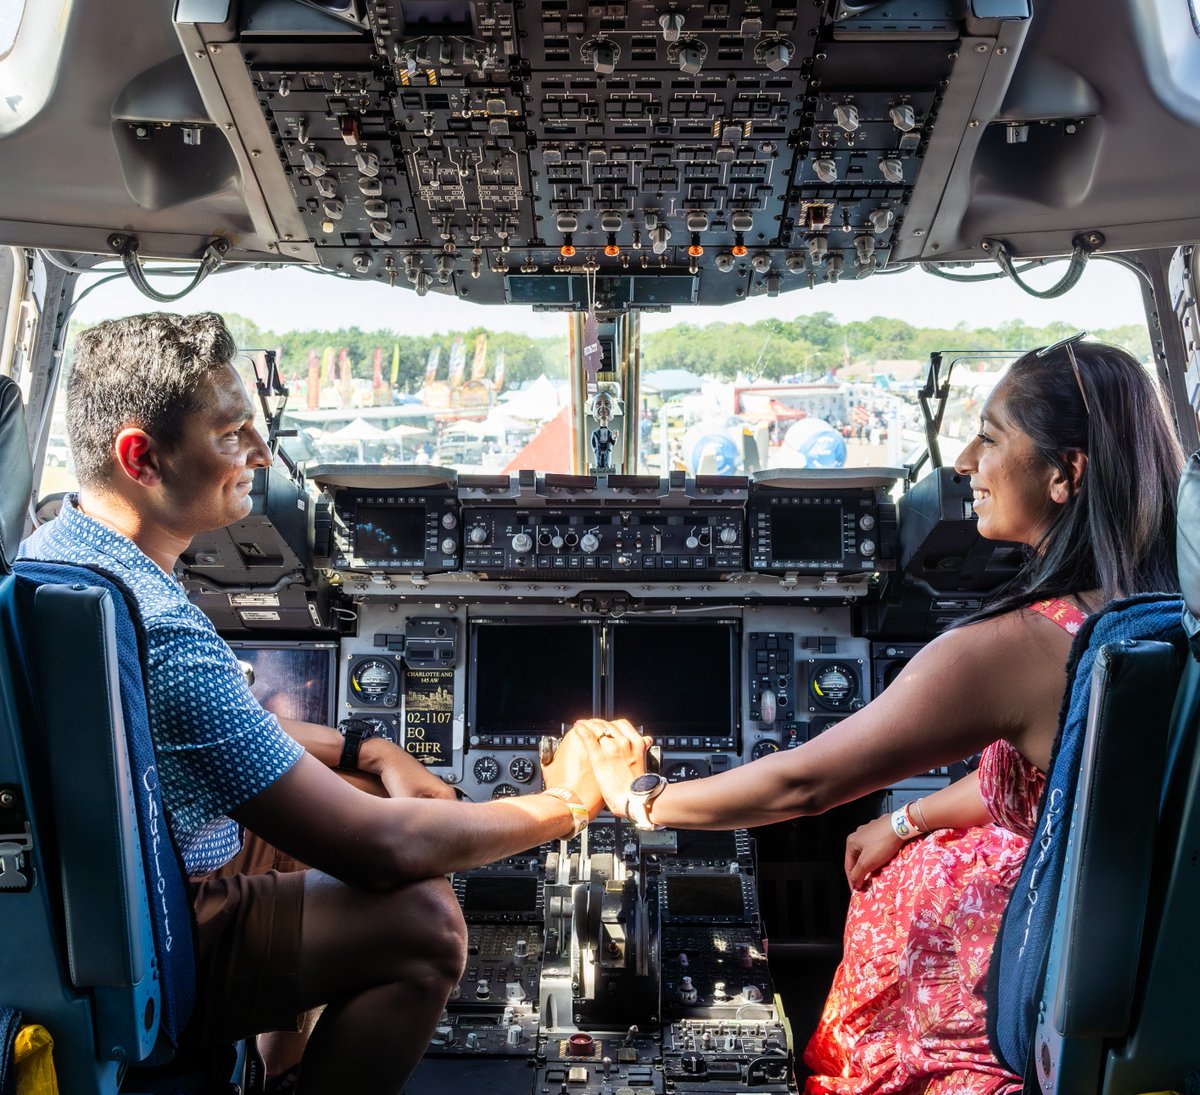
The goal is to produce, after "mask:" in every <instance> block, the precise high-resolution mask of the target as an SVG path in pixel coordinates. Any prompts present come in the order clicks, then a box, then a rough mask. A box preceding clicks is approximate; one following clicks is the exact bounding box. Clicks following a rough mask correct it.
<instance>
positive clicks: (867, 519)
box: [858, 513, 875, 532]
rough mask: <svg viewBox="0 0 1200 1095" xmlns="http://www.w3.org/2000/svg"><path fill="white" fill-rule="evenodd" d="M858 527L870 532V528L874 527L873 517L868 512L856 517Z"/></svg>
mask: <svg viewBox="0 0 1200 1095" xmlns="http://www.w3.org/2000/svg"><path fill="white" fill-rule="evenodd" d="M858 527H859V528H860V529H862V530H863V532H870V531H871V529H873V528H874V527H875V518H874V517H872V516H871V514H869V513H864V514H863V515H862V516H861V517H860V518H859V519H858Z"/></svg>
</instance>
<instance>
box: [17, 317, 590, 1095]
mask: <svg viewBox="0 0 1200 1095" xmlns="http://www.w3.org/2000/svg"><path fill="white" fill-rule="evenodd" d="M234 354H235V347H234V344H233V340H232V338H231V337H230V335H229V332H228V331H227V330H226V328H225V325H224V323H223V322H222V320H221V318H220V317H219V316H217V315H213V314H205V315H199V316H190V317H188V316H176V315H164V314H152V315H141V316H132V317H129V318H127V319H118V320H111V321H107V322H105V323H101V324H98V325H97V326H95V327H93V328H91V329H89V330H87V331H85V332H84V333H83V334H82V335H80V337H79V339H78V341H77V342H76V348H75V358H74V363H73V365H72V368H71V373H70V376H69V378H68V383H67V431H68V435H69V438H70V443H71V449H72V453H73V455H74V458H75V467H76V471H77V473H78V477H79V484H80V488H79V493H78V495H77V496H70V497H68V498H67V499H66V501H65V502H64V505H63V510H62V512H61V514H60V515H59V516H58V517H57V518H56V519H55V520H54V521H52V522H50V523H49V524H47V525H45V526H43V527H42V528H40V529H38V530H37V531H36V532H35V533H34V535H33V536H32V537H30V539H29V540H28V541H27V542H26V544H25V546H24V549H23V550H24V553H25V554H26V555H27V556H30V557H33V558H39V559H46V560H58V561H64V562H75V563H83V564H88V565H92V566H96V567H99V568H101V569H102V570H104V571H106V572H108V573H110V574H113V575H115V576H116V577H117V578H119V579H120V580H122V581H123V582H124V583H125V584H126V585H127V586H128V587H129V588H130V589H131V590H132V592H133V594H134V596H135V597H136V599H137V601H138V605H139V608H140V610H141V615H142V617H143V621H144V624H145V627H146V633H147V660H148V664H147V667H146V668H147V673H146V676H147V680H148V682H149V684H148V697H147V699H148V704H149V712H150V721H151V734H152V737H153V739H154V743H155V752H156V755H157V759H158V765H159V773H160V782H161V787H162V795H163V802H164V806H165V809H166V811H167V813H168V815H169V817H170V821H171V830H172V835H173V837H174V839H175V841H176V844H177V845H178V847H179V850H180V852H181V854H182V856H183V860H184V863H185V866H186V867H187V869H188V871H189V872H190V873H191V874H192V875H193V876H195V875H201V876H203V877H201V878H200V880H199V881H197V882H196V885H195V900H194V908H195V912H196V918H197V924H198V936H197V947H198V976H199V978H200V981H201V985H200V990H199V993H198V1000H197V1009H196V1014H195V1016H194V1017H193V1019H192V1021H191V1023H190V1024H189V1027H188V1030H187V1031H186V1032H185V1037H184V1041H185V1042H189V1043H192V1044H205V1043H210V1042H218V1041H222V1040H232V1039H234V1038H238V1037H242V1036H245V1035H250V1034H254V1033H257V1032H260V1031H264V1030H271V1029H279V1028H284V1027H286V1026H288V1025H289V1024H290V1023H294V1020H295V1017H296V1015H297V1014H298V1013H299V1012H301V1011H304V1010H307V1009H310V1008H313V1007H316V1006H319V1005H325V1010H324V1013H323V1015H322V1017H321V1019H320V1020H319V1022H318V1023H317V1025H316V1028H315V1030H314V1032H313V1035H312V1037H311V1039H310V1041H309V1043H308V1048H307V1050H306V1051H305V1054H304V1060H303V1067H302V1069H301V1073H300V1086H299V1090H300V1091H302V1092H305V1093H315V1092H338V1093H344V1092H347V1091H353V1092H356V1093H359V1095H367V1093H371V1092H385V1091H386V1092H393V1093H394V1092H397V1091H399V1090H401V1088H402V1087H403V1085H404V1083H405V1081H406V1080H407V1078H408V1076H409V1075H410V1073H411V1072H412V1070H413V1068H414V1067H415V1066H416V1064H417V1062H418V1061H419V1060H420V1057H421V1054H422V1053H423V1052H424V1050H425V1047H426V1046H427V1044H428V1042H429V1037H430V1034H431V1033H432V1030H433V1027H434V1025H435V1023H436V1021H437V1019H438V1017H439V1015H440V1014H441V1011H442V1008H443V1006H444V1005H445V1002H446V999H447V997H448V996H449V994H450V991H451V990H452V989H453V987H454V986H455V984H456V983H457V982H458V978H459V977H460V975H461V973H462V968H463V963H464V957H465V955H464V952H465V940H466V929H465V925H464V924H463V920H462V916H461V913H460V912H459V909H458V905H457V903H456V901H455V900H454V895H453V893H452V891H451V889H450V887H449V885H448V883H447V882H446V879H445V878H444V877H442V876H444V875H445V873H446V872H448V871H455V870H462V869H465V868H469V867H474V866H478V865H480V864H483V863H488V862H491V861H492V860H495V859H499V858H502V857H504V856H506V855H511V854H513V853H515V852H518V851H521V850H523V849H525V848H529V847H532V846H534V845H537V844H539V843H541V842H543V841H546V840H552V839H555V838H559V837H564V836H567V835H570V834H571V833H572V832H576V831H578V829H579V828H581V827H582V826H583V825H584V824H586V822H587V820H588V819H590V818H592V817H595V815H596V813H597V812H598V811H599V809H600V807H601V805H602V800H601V799H600V796H599V794H598V792H597V790H596V786H595V782H594V781H593V780H592V778H591V775H590V769H589V768H588V766H587V763H586V753H585V751H584V748H583V744H582V742H581V741H580V740H579V739H578V738H577V737H575V736H572V738H571V740H570V741H569V742H567V743H566V744H564V746H563V747H562V748H561V749H560V750H559V753H558V756H557V757H556V758H555V760H554V762H553V764H550V765H547V766H546V769H545V773H544V775H545V778H546V783H547V787H548V789H549V790H548V791H547V792H545V793H542V794H539V795H527V796H524V797H522V798H512V799H506V800H504V801H496V802H489V803H485V804H479V805H475V804H462V803H459V802H457V801H451V800H452V799H453V797H454V796H453V794H452V792H451V791H450V789H449V788H447V787H446V786H445V785H444V784H442V782H441V781H440V780H438V779H437V778H436V777H434V776H432V775H431V774H430V773H429V772H428V771H426V770H425V769H424V768H423V767H422V766H421V765H420V764H419V763H417V762H416V761H415V760H413V759H412V758H411V757H409V756H408V755H407V754H406V753H405V752H404V751H403V750H402V749H400V748H398V747H397V746H395V745H393V744H391V743H389V742H387V741H385V740H381V739H369V740H367V741H364V742H362V743H361V747H360V748H359V751H358V753H357V756H346V755H344V752H343V750H344V747H345V743H344V742H343V740H342V738H341V736H340V735H339V734H338V733H337V732H336V731H335V730H332V729H330V728H328V727H321V726H314V725H311V724H307V723H300V722H293V721H291V720H287V719H276V717H275V716H274V715H270V714H268V713H267V712H265V711H264V710H263V709H262V707H260V706H259V704H258V703H257V702H256V701H255V700H254V698H253V697H252V696H251V695H250V692H249V689H248V687H247V685H246V682H245V679H244V677H243V675H242V672H241V670H240V669H239V667H238V664H237V661H236V659H235V658H234V656H233V653H232V651H230V649H229V647H228V646H226V645H225V643H224V642H222V641H221V639H220V638H219V637H218V636H217V634H216V632H215V630H214V629H213V627H212V625H211V624H210V623H209V621H208V620H207V618H206V617H205V616H204V615H203V614H202V613H201V612H200V611H199V610H198V609H196V607H195V606H194V605H192V604H191V603H190V602H189V601H188V599H187V596H186V594H185V593H184V591H183V589H182V587H181V586H180V585H179V583H178V582H177V581H176V580H175V579H174V577H173V576H172V571H173V569H174V567H175V564H176V562H177V560H178V558H179V555H180V553H181V552H182V551H183V550H184V549H185V548H187V546H188V544H189V543H190V542H191V540H192V538H193V537H194V536H196V535H197V534H198V533H202V532H206V531H210V530H212V529H216V528H222V527H224V526H225V525H228V524H230V523H231V522H233V521H236V520H239V519H241V518H243V517H245V516H246V515H247V514H248V513H249V511H250V487H251V483H252V481H253V477H254V471H255V469H256V468H263V467H266V466H267V465H268V464H269V463H270V460H271V457H270V453H269V451H268V449H267V447H266V445H265V444H264V442H263V439H262V437H261V436H259V434H258V432H257V431H256V430H255V428H254V424H253V422H254V407H253V404H252V403H251V402H250V399H249V397H248V395H247V394H246V391H245V388H244V387H243V386H242V383H241V381H240V380H239V378H238V375H237V373H236V371H235V370H234V367H233V365H232V364H231V361H232V359H233V357H234ZM346 752H347V753H349V752H353V748H352V747H351V748H349V749H347V750H346ZM339 764H341V765H342V766H347V765H349V766H351V767H356V768H358V769H359V770H360V771H362V772H365V773H367V774H369V775H370V776H373V777H377V778H378V780H379V781H380V782H381V783H382V789H383V790H384V791H385V792H386V796H387V797H377V796H374V795H371V794H368V793H365V792H364V791H363V790H360V789H358V788H356V787H355V786H352V785H351V784H350V783H348V782H347V781H345V780H343V779H342V778H340V777H339V775H338V774H336V773H335V771H334V769H335V768H336V767H337V766H339ZM239 826H244V827H245V828H246V829H247V830H251V831H253V832H254V833H256V834H257V835H258V836H259V837H261V838H263V839H264V840H266V841H268V842H269V843H270V844H272V845H274V846H275V847H277V848H279V849H282V850H283V851H284V852H285V853H287V854H288V855H290V856H294V857H295V858H296V859H298V860H300V861H302V862H304V863H307V864H311V865H312V868H313V869H311V870H307V871H302V872H298V873H294V874H280V873H278V872H275V871H270V872H267V873H263V874H253V875H250V874H235V875H234V876H233V877H216V876H214V875H213V874H212V873H211V872H214V871H217V870H218V869H219V868H220V867H222V865H224V864H226V863H227V862H228V861H229V860H230V859H232V858H233V856H234V855H235V853H237V851H238V848H239V845H240V842H241V831H240V828H239ZM226 873H227V872H226Z"/></svg>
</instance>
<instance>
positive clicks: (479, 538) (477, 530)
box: [467, 525, 488, 544]
mask: <svg viewBox="0 0 1200 1095" xmlns="http://www.w3.org/2000/svg"><path fill="white" fill-rule="evenodd" d="M487 538H488V532H487V529H486V528H485V527H484V526H483V525H472V526H471V527H470V528H469V529H467V540H468V541H469V542H470V543H472V544H482V543H484V542H485V541H486V540H487Z"/></svg>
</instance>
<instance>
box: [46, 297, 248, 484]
mask: <svg viewBox="0 0 1200 1095" xmlns="http://www.w3.org/2000/svg"><path fill="white" fill-rule="evenodd" d="M236 352H237V347H236V346H235V344H234V341H233V337H232V336H231V335H230V333H229V331H228V329H227V328H226V326H225V321H224V320H223V319H222V318H221V317H220V316H219V315H217V314H216V313H215V312H204V313H202V314H200V315H195V316H178V315H170V314H167V313H165V312H152V313H149V314H147V315H140V316H128V317H126V318H124V319H109V320H105V321H104V322H103V323H97V324H96V325H95V326H94V327H89V328H88V329H87V330H86V331H83V332H82V333H81V334H80V335H79V337H78V338H77V339H76V340H75V356H74V361H73V362H72V365H71V373H70V376H69V377H68V378H67V437H68V438H69V440H70V442H71V453H72V455H73V456H74V458H75V471H76V474H77V475H78V477H79V482H80V483H81V484H82V485H83V486H86V487H102V486H103V485H104V484H105V483H106V482H108V479H109V476H110V475H111V473H112V447H113V441H114V440H115V439H116V436H117V434H118V433H119V432H120V431H121V430H123V429H125V428H126V427H127V426H136V427H138V428H139V429H143V430H145V431H146V433H148V434H149V435H150V436H151V437H153V438H154V439H155V440H156V441H159V442H161V443H162V444H164V445H166V446H168V447H170V446H174V445H176V444H178V442H179V441H180V439H181V438H182V436H183V424H184V421H185V420H186V419H187V417H188V415H190V414H192V413H194V412H195V411H197V410H198V409H199V408H200V406H201V401H202V392H203V387H204V380H205V378H206V377H207V376H208V375H209V374H210V373H212V372H214V371H215V370H217V369H220V368H221V367H222V366H223V365H226V364H228V363H229V362H230V361H232V360H233V356H234V354H235V353H236Z"/></svg>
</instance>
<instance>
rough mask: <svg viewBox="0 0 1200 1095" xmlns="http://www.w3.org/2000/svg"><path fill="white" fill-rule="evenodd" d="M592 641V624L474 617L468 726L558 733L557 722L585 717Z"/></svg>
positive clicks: (591, 707)
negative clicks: (469, 723) (469, 724)
mask: <svg viewBox="0 0 1200 1095" xmlns="http://www.w3.org/2000/svg"><path fill="white" fill-rule="evenodd" d="M599 645H600V644H599V635H598V631H597V628H596V627H595V626H594V625H592V624H586V623H583V624H580V623H525V622H522V623H500V622H478V623H476V624H474V625H473V627H472V631H471V693H470V709H471V712H470V719H471V733H472V734H476V735H481V736H487V737H494V736H496V735H504V736H510V735H518V736H526V737H527V736H530V735H541V734H560V733H562V730H563V726H564V724H565V726H566V727H567V728H570V726H571V724H572V723H573V722H574V721H575V720H576V719H586V718H591V717H592V716H593V715H595V714H596V713H597V707H596V693H597V683H598V672H597V658H596V651H597V650H598V649H599ZM493 744H497V743H495V742H493ZM500 744H502V743H500ZM509 744H521V745H528V744H529V742H528V741H526V742H521V743H515V742H512V743H509Z"/></svg>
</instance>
